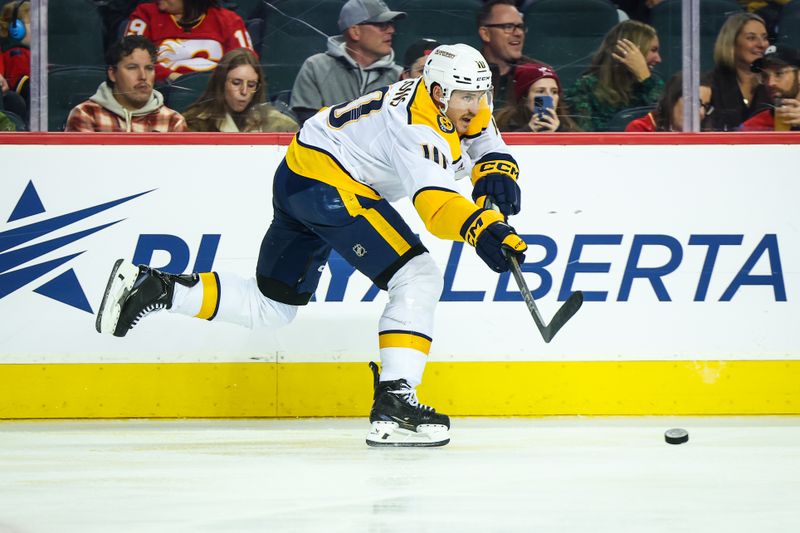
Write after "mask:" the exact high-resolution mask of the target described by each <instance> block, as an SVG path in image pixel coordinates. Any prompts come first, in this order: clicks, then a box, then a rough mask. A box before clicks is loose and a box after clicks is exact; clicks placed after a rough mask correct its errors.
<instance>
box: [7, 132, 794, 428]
mask: <svg viewBox="0 0 800 533" xmlns="http://www.w3.org/2000/svg"><path fill="white" fill-rule="evenodd" d="M86 139H87V138H86V137H83V136H80V137H76V136H69V135H39V136H19V135H18V136H14V137H12V136H0V143H2V145H0V155H1V156H2V158H3V161H4V172H3V177H2V179H0V217H2V220H3V226H2V229H0V315H1V316H2V320H1V321H0V398H1V399H2V401H0V417H1V418H40V417H41V418H61V417H129V416H130V417H182V416H186V417H195V416H196V417H215V416H219V417H249V416H360V415H363V414H365V413H366V412H367V411H368V409H369V404H370V399H371V376H370V373H369V370H368V368H367V364H366V363H367V362H368V361H370V360H377V358H378V353H377V352H378V350H377V335H376V328H377V320H378V316H379V315H380V313H381V311H382V309H383V306H384V305H385V302H386V295H385V293H381V292H379V291H377V290H375V288H374V287H372V286H371V283H370V282H369V281H368V280H367V279H366V278H364V277H363V276H361V275H360V274H359V273H357V272H355V273H354V272H353V270H352V268H351V267H349V265H347V264H346V263H345V262H344V261H342V260H341V259H340V258H338V257H332V259H331V261H330V263H329V265H328V268H327V269H326V271H325V272H324V273H323V277H322V282H321V284H320V287H319V290H318V291H317V294H316V298H315V300H316V301H314V302H312V303H311V304H310V305H309V306H307V307H306V308H303V309H302V310H301V311H300V313H299V315H298V318H297V320H296V321H295V322H294V323H293V324H292V325H290V326H289V327H287V328H285V329H283V330H280V331H277V332H266V331H250V330H247V329H243V328H240V327H237V326H231V325H226V324H218V323H212V324H208V323H205V322H204V321H200V320H192V319H187V318H185V317H177V316H172V315H167V314H162V315H159V316H154V317H149V318H148V319H146V320H145V321H144V322H142V324H141V325H140V326H138V327H137V328H136V329H135V330H134V331H133V332H132V333H131V334H130V336H129V337H126V338H125V339H116V338H112V337H105V336H100V335H98V334H97V333H96V332H95V331H94V315H93V313H94V312H95V311H96V310H97V306H98V305H99V302H100V298H101V296H102V291H103V288H104V286H105V283H106V279H107V276H108V272H109V270H110V268H111V265H112V264H113V261H114V260H115V259H116V258H118V257H125V258H129V259H133V260H134V261H135V262H148V263H151V264H153V265H154V266H158V267H166V268H167V269H168V270H170V271H176V272H184V271H186V272H189V271H206V270H211V269H213V270H218V271H228V272H235V273H239V274H241V275H243V276H249V275H252V273H253V269H254V266H255V261H256V256H257V252H258V247H259V244H260V241H261V237H262V236H263V233H264V231H265V229H266V227H267V226H268V224H269V221H270V219H271V215H272V209H271V203H270V200H271V198H270V186H271V177H272V172H273V171H274V169H275V167H276V166H277V164H278V163H279V162H280V160H281V158H282V156H283V154H284V153H285V147H286V144H287V141H288V139H289V137H287V136H267V137H264V136H260V137H258V136H238V137H235V138H232V137H231V136H222V137H215V136H212V137H208V136H202V135H193V136H187V137H181V136H153V135H145V136H133V137H131V136H119V137H118V136H99V137H94V138H90V140H89V141H88V142H95V143H103V144H88V143H87V140H86ZM232 139H233V140H232ZM554 139H555V140H554ZM641 139H642V137H634V136H627V135H621V136H617V137H613V136H606V137H597V136H596V137H590V136H579V137H577V138H576V137H570V139H569V143H570V144H565V143H566V138H564V137H553V136H550V137H547V138H544V139H542V138H535V136H525V137H509V142H510V143H530V142H534V141H536V142H537V144H536V145H529V144H512V146H511V149H512V151H513V153H514V155H515V157H516V158H517V160H518V162H519V165H520V169H521V172H520V183H521V185H522V188H523V191H524V192H523V212H522V214H520V215H518V216H516V217H514V218H512V220H511V223H512V224H513V225H514V226H515V228H516V229H517V231H518V232H519V233H520V234H522V235H524V237H525V239H526V241H527V242H528V243H529V246H530V251H529V253H528V256H527V261H526V264H525V270H526V272H527V273H526V276H527V279H528V283H529V285H530V286H531V288H532V289H533V290H534V294H535V296H536V298H537V301H538V302H539V306H540V309H541V311H542V313H543V314H544V315H545V317H546V318H549V317H551V316H552V314H553V313H554V312H555V310H556V309H557V307H558V305H559V304H560V302H561V301H563V299H564V298H566V296H567V295H568V294H569V293H570V292H571V291H573V290H578V289H580V290H583V291H584V293H585V294H586V297H587V301H586V303H585V304H584V307H583V309H581V311H580V312H579V313H578V315H576V317H575V318H574V319H573V320H572V321H571V322H570V323H569V324H567V326H565V328H564V329H563V330H562V331H561V332H560V333H559V334H558V336H557V337H556V338H555V339H554V340H553V342H552V343H550V344H545V343H544V342H543V341H542V340H541V338H540V337H539V334H538V332H537V331H536V329H535V327H534V325H533V321H532V320H531V317H530V315H529V314H528V312H527V310H526V308H525V305H524V303H523V302H522V301H521V299H520V298H519V295H518V293H517V291H516V288H515V285H514V281H513V279H510V278H509V276H508V275H501V276H498V275H496V274H494V273H492V272H491V271H489V270H488V269H487V268H486V267H485V266H484V265H483V264H482V263H481V262H480V260H479V259H477V257H476V256H475V254H474V252H473V250H471V249H470V248H469V247H468V246H466V245H462V244H458V243H452V242H445V241H440V240H437V239H436V238H434V237H432V236H430V235H429V234H428V233H427V232H426V230H425V229H424V227H423V226H422V224H421V223H420V222H419V219H418V217H417V216H416V214H415V213H414V211H413V208H412V207H411V205H410V203H409V202H408V201H401V202H398V203H397V204H396V205H397V208H398V210H400V211H401V212H402V213H404V214H405V215H407V217H406V218H407V220H409V222H410V223H411V225H412V227H414V228H415V229H416V230H418V231H419V233H420V235H421V238H422V240H423V242H424V243H425V244H426V246H427V247H428V248H429V249H430V251H431V253H432V255H433V257H434V259H435V260H436V262H437V263H438V264H439V266H440V268H441V270H442V272H443V276H444V280H445V288H444V291H443V293H442V297H441V303H440V305H439V308H438V312H437V321H436V333H435V336H434V342H433V347H432V351H431V354H430V359H429V364H428V368H427V371H426V374H425V382H424V384H423V386H422V388H421V390H420V394H421V396H422V398H423V400H424V401H426V402H428V403H431V404H432V405H434V406H436V407H437V408H439V409H441V410H442V411H444V412H447V413H449V414H453V415H543V414H743V413H746V414H753V413H777V414H783V413H800V362H798V359H800V334H798V332H797V326H796V324H797V319H798V317H800V305H798V302H797V299H798V290H797V288H798V284H799V283H800V274H799V272H800V225H799V224H798V220H800V218H798V216H797V212H796V198H797V197H798V193H799V192H800V185H798V183H797V177H796V172H794V171H793V170H792V169H794V168H796V166H797V162H798V160H799V159H798V157H799V156H800V147H798V144H797V143H798V140H797V136H794V135H788V136H784V137H779V136H774V135H767V136H731V135H728V136H711V137H700V138H699V139H700V141H698V137H693V136H673V137H669V136H666V137H665V136H656V137H651V138H648V140H647V141H646V142H650V143H652V144H647V145H642V144H630V143H636V142H641ZM667 139H668V141H667ZM732 141H733V142H737V143H739V144H722V143H723V142H725V143H730V142H732ZM211 142H213V143H215V144H214V145H212V144H208V143H211ZM666 142H681V143H694V142H700V144H681V145H675V144H666ZM12 143H16V144H12ZM132 143H140V144H132ZM216 143H222V144H216ZM234 143H235V144H234ZM243 143H252V144H243ZM575 143H578V144H575ZM459 185H460V187H461V189H462V191H463V192H465V193H467V194H468V192H469V183H468V181H467V180H462V182H460V183H459Z"/></svg>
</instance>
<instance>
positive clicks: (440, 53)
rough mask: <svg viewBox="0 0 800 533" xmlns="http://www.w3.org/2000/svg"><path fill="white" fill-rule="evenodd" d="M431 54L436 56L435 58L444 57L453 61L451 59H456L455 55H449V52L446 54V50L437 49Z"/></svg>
mask: <svg viewBox="0 0 800 533" xmlns="http://www.w3.org/2000/svg"><path fill="white" fill-rule="evenodd" d="M433 53H434V55H437V56H444V57H446V58H448V59H453V58H455V57H456V55H455V54H451V53H450V52H448V51H447V50H442V49H441V48H437V49H436V50H434V51H433Z"/></svg>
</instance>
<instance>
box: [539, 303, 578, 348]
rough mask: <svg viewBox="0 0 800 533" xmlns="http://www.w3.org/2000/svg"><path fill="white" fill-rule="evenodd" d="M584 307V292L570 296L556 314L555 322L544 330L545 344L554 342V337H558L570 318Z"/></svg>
mask: <svg viewBox="0 0 800 533" xmlns="http://www.w3.org/2000/svg"><path fill="white" fill-rule="evenodd" d="M582 305H583V292H582V291H575V292H573V293H572V294H570V295H569V298H567V300H566V301H565V302H564V304H563V305H562V306H561V307H559V309H558V311H557V312H556V314H555V316H554V317H553V320H551V321H550V323H549V324H548V325H547V327H545V328H544V331H542V338H544V342H547V343H549V342H550V341H551V340H553V337H555V336H556V333H558V330H560V329H561V328H562V326H563V325H564V324H566V323H567V322H568V321H569V319H570V318H572V317H573V316H574V315H575V313H577V312H578V309H580V308H581V306H582Z"/></svg>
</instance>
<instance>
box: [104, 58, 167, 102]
mask: <svg viewBox="0 0 800 533" xmlns="http://www.w3.org/2000/svg"><path fill="white" fill-rule="evenodd" d="M108 76H109V78H111V81H113V82H114V97H115V98H116V99H117V101H118V102H119V103H120V104H122V106H123V107H125V108H127V109H139V108H141V107H142V106H144V105H145V104H146V103H147V102H149V101H150V97H151V96H152V95H153V84H154V83H155V79H156V67H155V65H154V64H153V59H152V58H151V57H150V54H149V53H148V52H147V50H143V49H141V48H137V49H136V50H134V51H133V52H132V53H131V55H128V56H124V57H123V58H122V60H121V61H120V62H119V63H117V66H116V67H114V68H109V69H108Z"/></svg>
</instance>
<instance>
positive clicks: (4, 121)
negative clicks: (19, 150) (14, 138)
mask: <svg viewBox="0 0 800 533" xmlns="http://www.w3.org/2000/svg"><path fill="white" fill-rule="evenodd" d="M0 131H17V127H16V126H15V125H14V123H13V122H12V121H11V119H10V118H8V117H7V116H6V115H5V113H3V112H2V111H0Z"/></svg>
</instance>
